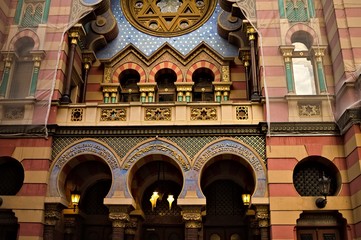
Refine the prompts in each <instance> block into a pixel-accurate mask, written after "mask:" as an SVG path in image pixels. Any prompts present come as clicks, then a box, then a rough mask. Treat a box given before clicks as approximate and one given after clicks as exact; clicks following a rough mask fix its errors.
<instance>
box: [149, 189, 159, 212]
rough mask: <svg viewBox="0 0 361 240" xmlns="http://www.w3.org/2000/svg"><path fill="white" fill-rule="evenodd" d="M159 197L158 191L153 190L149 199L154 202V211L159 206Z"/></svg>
mask: <svg viewBox="0 0 361 240" xmlns="http://www.w3.org/2000/svg"><path fill="white" fill-rule="evenodd" d="M158 198H159V194H158V192H153V194H152V196H151V197H150V199H149V201H150V203H151V204H152V211H153V210H154V208H155V207H156V206H157V200H158Z"/></svg>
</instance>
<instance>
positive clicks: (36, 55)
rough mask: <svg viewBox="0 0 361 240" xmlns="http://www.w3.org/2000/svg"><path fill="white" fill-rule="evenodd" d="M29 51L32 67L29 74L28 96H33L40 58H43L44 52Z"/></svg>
mask: <svg viewBox="0 0 361 240" xmlns="http://www.w3.org/2000/svg"><path fill="white" fill-rule="evenodd" d="M30 53H31V54H32V55H33V62H34V67H33V75H32V76H31V83H30V92H29V97H35V92H36V85H37V84H38V78H39V71H40V64H41V60H43V59H44V57H45V52H44V51H31V52H30Z"/></svg>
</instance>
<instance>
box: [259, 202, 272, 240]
mask: <svg viewBox="0 0 361 240" xmlns="http://www.w3.org/2000/svg"><path fill="white" fill-rule="evenodd" d="M256 219H257V221H258V227H259V230H260V235H261V238H260V240H269V239H270V236H269V209H268V206H267V205H258V206H256Z"/></svg>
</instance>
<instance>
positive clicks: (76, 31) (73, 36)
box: [60, 24, 85, 104]
mask: <svg viewBox="0 0 361 240" xmlns="http://www.w3.org/2000/svg"><path fill="white" fill-rule="evenodd" d="M84 34H85V31H84V29H83V27H82V25H81V24H77V25H75V26H74V27H72V28H71V29H70V30H69V39H70V46H69V55H68V61H67V66H66V75H65V77H66V78H65V82H64V86H65V87H64V93H63V95H62V97H61V99H60V102H61V103H63V104H68V103H71V100H70V91H71V80H72V72H73V67H74V56H75V50H76V47H77V46H78V44H79V43H80V40H81V38H82V37H84Z"/></svg>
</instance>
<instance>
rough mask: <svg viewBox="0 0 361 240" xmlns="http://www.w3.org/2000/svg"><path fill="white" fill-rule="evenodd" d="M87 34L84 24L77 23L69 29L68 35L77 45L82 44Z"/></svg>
mask: <svg viewBox="0 0 361 240" xmlns="http://www.w3.org/2000/svg"><path fill="white" fill-rule="evenodd" d="M85 35H86V31H85V29H84V28H83V25H82V24H75V25H74V26H73V27H72V28H70V29H69V30H68V36H69V38H70V39H71V43H72V44H75V45H77V44H78V43H79V44H80V45H82V42H83V39H84V38H85Z"/></svg>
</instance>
